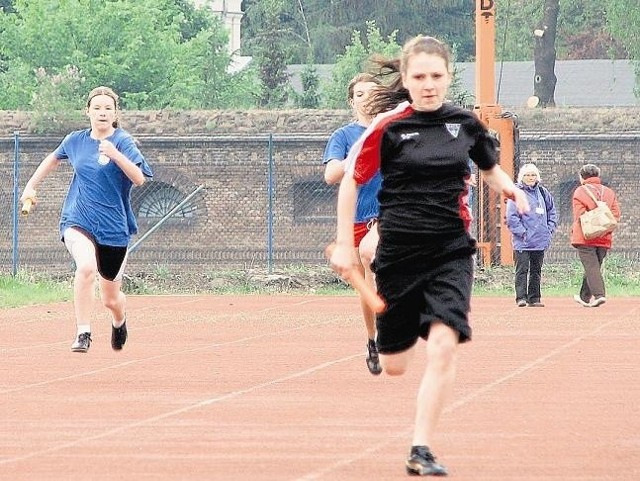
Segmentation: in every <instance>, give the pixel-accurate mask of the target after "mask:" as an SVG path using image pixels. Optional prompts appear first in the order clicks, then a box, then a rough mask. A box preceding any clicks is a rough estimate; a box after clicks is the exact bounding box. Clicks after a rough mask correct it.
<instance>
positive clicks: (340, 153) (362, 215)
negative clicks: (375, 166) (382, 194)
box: [322, 122, 382, 223]
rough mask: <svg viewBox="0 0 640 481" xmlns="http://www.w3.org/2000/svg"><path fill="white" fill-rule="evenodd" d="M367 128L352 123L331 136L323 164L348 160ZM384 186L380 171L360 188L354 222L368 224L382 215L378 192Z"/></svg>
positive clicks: (325, 150)
mask: <svg viewBox="0 0 640 481" xmlns="http://www.w3.org/2000/svg"><path fill="white" fill-rule="evenodd" d="M365 130H366V127H364V126H363V125H360V124H358V123H357V122H351V123H350V124H347V125H345V126H344V127H340V128H339V129H337V130H336V131H334V132H333V133H332V134H331V137H329V141H328V142H327V146H326V147H325V149H324V155H323V157H322V160H323V164H326V163H328V162H329V161H330V160H331V159H336V160H340V161H342V160H344V159H346V158H347V154H348V153H349V149H351V146H352V145H353V144H355V142H356V140H358V138H359V137H360V136H361V135H362V134H363V133H364V131H365ZM381 184H382V177H381V175H380V171H378V172H377V173H376V174H375V175H374V176H373V177H372V178H371V180H369V181H368V182H367V183H366V184H363V185H361V186H359V188H358V200H357V203H356V217H355V219H354V222H356V223H359V222H368V221H369V220H371V219H375V218H377V217H378V214H379V213H380V204H379V202H378V192H379V191H380V186H381Z"/></svg>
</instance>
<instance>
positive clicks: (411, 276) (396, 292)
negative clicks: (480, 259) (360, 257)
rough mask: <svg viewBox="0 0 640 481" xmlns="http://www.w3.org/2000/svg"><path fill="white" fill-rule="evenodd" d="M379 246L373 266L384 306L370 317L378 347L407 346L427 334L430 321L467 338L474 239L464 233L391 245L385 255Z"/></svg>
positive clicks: (397, 349) (398, 348) (385, 349)
mask: <svg viewBox="0 0 640 481" xmlns="http://www.w3.org/2000/svg"><path fill="white" fill-rule="evenodd" d="M381 246H383V244H382V243H381V244H380V245H379V246H378V247H379V250H378V254H377V255H376V259H375V260H374V266H373V267H374V272H375V273H376V284H377V287H378V291H379V293H380V295H381V296H382V298H383V299H384V300H385V302H386V304H387V309H386V310H385V311H384V312H383V313H382V314H379V315H378V317H377V320H376V326H377V330H378V334H377V344H378V350H379V351H380V352H381V353H384V354H393V353H397V352H402V351H405V350H407V349H409V348H410V347H412V346H413V345H414V344H415V343H416V342H417V341H418V339H419V338H423V339H426V338H427V337H428V336H429V328H430V327H431V323H432V322H434V321H441V322H442V323H444V324H445V325H447V326H449V327H451V328H452V329H454V330H456V331H457V332H458V333H459V341H460V342H466V341H469V340H470V339H471V327H470V325H469V310H470V304H471V289H472V287H473V259H472V254H473V253H474V251H475V241H474V240H473V239H472V238H470V237H467V236H464V237H460V238H456V239H451V240H448V241H445V242H444V243H441V244H438V245H431V246H429V247H425V246H415V245H414V246H407V245H402V246H397V245H396V246H391V247H390V248H389V249H387V252H386V253H385V249H384V247H382V248H381ZM385 254H386V255H385ZM378 256H380V257H378ZM393 258H395V259H396V260H398V262H391V261H392V259H393Z"/></svg>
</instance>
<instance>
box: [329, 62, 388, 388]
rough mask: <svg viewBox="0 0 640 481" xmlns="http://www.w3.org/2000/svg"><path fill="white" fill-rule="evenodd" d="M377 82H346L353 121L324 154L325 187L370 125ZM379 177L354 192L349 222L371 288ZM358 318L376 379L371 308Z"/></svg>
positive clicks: (366, 77) (368, 78)
mask: <svg viewBox="0 0 640 481" xmlns="http://www.w3.org/2000/svg"><path fill="white" fill-rule="evenodd" d="M378 85H380V81H379V80H378V79H377V78H376V77H374V76H373V75H371V74H367V73H361V74H358V75H356V76H355V77H354V78H353V79H351V81H350V82H349V86H348V89H347V97H348V102H349V105H350V106H351V108H352V109H353V113H354V115H355V120H354V121H353V122H351V123H349V124H347V125H345V126H343V127H340V128H339V129H337V130H335V131H334V132H333V133H332V134H331V137H329V141H328V142H327V146H326V147H325V150H324V155H323V163H324V165H325V171H324V179H325V182H326V183H327V184H330V185H331V184H337V183H338V182H340V181H341V180H342V176H343V175H344V169H345V162H344V160H345V159H346V158H347V154H348V153H349V149H351V146H352V145H353V144H355V143H356V140H358V138H359V137H360V136H361V135H362V134H363V133H364V131H365V130H366V128H367V126H368V125H369V124H370V123H371V119H372V117H371V115H369V114H368V112H367V108H366V107H367V105H366V103H367V99H368V98H369V93H370V92H371V90H372V89H374V88H375V87H376V86H378ZM380 181H381V178H380V173H377V174H376V175H374V176H373V177H372V178H371V180H369V181H368V182H367V183H366V184H364V185H362V186H360V188H359V189H358V198H357V205H356V212H355V217H354V219H353V237H354V239H353V240H354V243H353V245H354V247H355V249H357V250H358V258H359V262H358V264H357V266H358V268H359V269H360V273H361V274H363V275H364V278H365V280H366V281H367V282H368V283H369V284H370V285H371V286H372V287H374V285H375V280H374V276H373V273H372V272H371V267H370V265H371V261H372V259H373V256H374V254H375V250H376V246H377V245H378V228H377V226H376V222H377V220H378V213H379V210H380V205H379V203H378V191H379V190H380ZM360 305H361V308H362V316H363V317H364V323H365V327H366V329H367V336H368V341H367V358H366V362H367V368H368V369H369V372H371V374H374V375H378V374H380V373H381V372H382V369H381V367H380V359H379V357H378V350H377V348H376V341H375V336H376V326H375V321H376V316H375V313H374V312H373V311H372V310H371V308H370V307H369V306H368V305H367V304H366V303H365V302H363V301H362V300H361V301H360Z"/></svg>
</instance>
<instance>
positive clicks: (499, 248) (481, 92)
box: [474, 0, 517, 265]
mask: <svg viewBox="0 0 640 481" xmlns="http://www.w3.org/2000/svg"><path fill="white" fill-rule="evenodd" d="M496 3H497V0H476V105H475V107H474V111H475V112H476V114H477V115H478V117H479V118H480V120H481V121H482V122H483V123H484V124H485V125H486V126H487V128H488V129H489V130H490V131H492V132H494V133H495V135H496V136H497V138H498V140H499V141H500V159H499V162H500V166H501V167H502V169H503V170H504V171H505V172H506V173H507V175H509V177H511V178H512V179H513V178H514V163H515V162H514V159H515V151H516V140H515V138H516V132H517V128H516V125H515V117H514V116H513V115H512V114H510V113H508V112H503V111H502V107H501V106H500V105H498V103H497V101H496V82H495V51H496V49H495V36H496ZM478 197H479V199H480V204H479V205H480V208H479V209H478V210H479V212H478V215H477V218H478V226H479V229H478V246H479V248H480V249H481V251H482V252H481V253H482V255H483V257H485V264H486V263H487V262H486V256H487V255H488V256H490V259H491V261H492V262H499V263H500V264H502V265H513V249H512V244H511V234H510V233H509V230H508V229H507V227H506V225H505V212H506V202H507V200H506V198H505V197H504V196H502V195H500V194H497V193H495V192H493V191H492V190H491V189H489V188H487V187H486V185H485V184H484V183H483V182H478Z"/></svg>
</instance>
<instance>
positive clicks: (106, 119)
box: [20, 87, 153, 352]
mask: <svg viewBox="0 0 640 481" xmlns="http://www.w3.org/2000/svg"><path fill="white" fill-rule="evenodd" d="M118 112H119V108H118V96H117V95H116V93H115V92H114V91H113V90H112V89H110V88H108V87H97V88H95V89H93V90H92V91H91V92H90V93H89V96H88V99H87V107H86V113H87V116H88V117H89V122H90V125H91V127H90V128H89V129H84V130H78V131H75V132H71V133H70V134H68V135H67V136H66V137H65V138H64V140H63V141H62V142H61V143H60V145H59V146H58V147H57V148H56V149H55V150H54V151H53V152H52V153H50V154H49V155H47V156H46V157H45V159H44V160H43V161H42V163H41V164H40V165H39V166H38V168H37V169H36V171H35V172H34V173H33V175H32V176H31V178H30V179H29V181H28V182H27V185H26V186H25V189H24V191H23V193H22V196H21V198H20V199H21V201H22V202H25V201H26V200H28V199H31V200H32V201H35V199H36V189H37V187H38V185H39V184H40V182H42V180H44V178H45V177H46V176H47V175H48V174H49V173H51V172H52V171H53V170H55V169H56V168H57V167H58V166H59V165H60V164H61V163H62V161H64V160H66V161H67V162H68V163H69V164H70V165H71V168H72V169H73V177H72V179H71V184H70V185H69V190H68V192H67V196H66V199H65V201H64V204H63V206H62V215H61V217H60V236H61V239H62V241H63V242H64V244H65V246H66V248H67V250H68V251H69V253H70V254H71V256H72V257H73V260H74V262H75V266H76V271H75V276H74V280H73V299H74V310H75V316H76V324H77V333H76V339H75V341H74V342H73V344H72V346H71V350H72V351H74V352H87V350H88V349H89V346H90V345H91V316H92V308H93V300H94V281H95V278H96V272H97V273H98V278H99V285H100V297H101V300H102V303H103V305H104V306H105V307H106V308H107V309H108V310H109V311H110V313H111V316H112V329H111V347H112V348H113V349H114V350H120V349H122V347H123V345H124V343H125V342H126V340H127V324H126V297H125V295H124V293H123V292H122V290H121V287H122V276H123V272H124V268H125V265H126V260H127V246H128V245H129V240H130V238H131V236H132V235H133V234H135V233H136V232H137V230H138V226H137V224H136V220H135V217H134V213H133V210H132V208H131V197H130V194H131V188H132V187H133V186H134V185H137V186H139V185H142V184H143V183H144V181H145V177H151V176H152V175H153V173H152V171H151V169H150V167H149V165H147V162H146V160H145V159H144V157H143V156H142V154H141V153H140V151H139V150H138V147H137V145H136V142H135V140H134V139H133V137H132V136H131V135H130V134H129V133H127V132H126V131H125V130H123V129H121V128H119V127H118Z"/></svg>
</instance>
